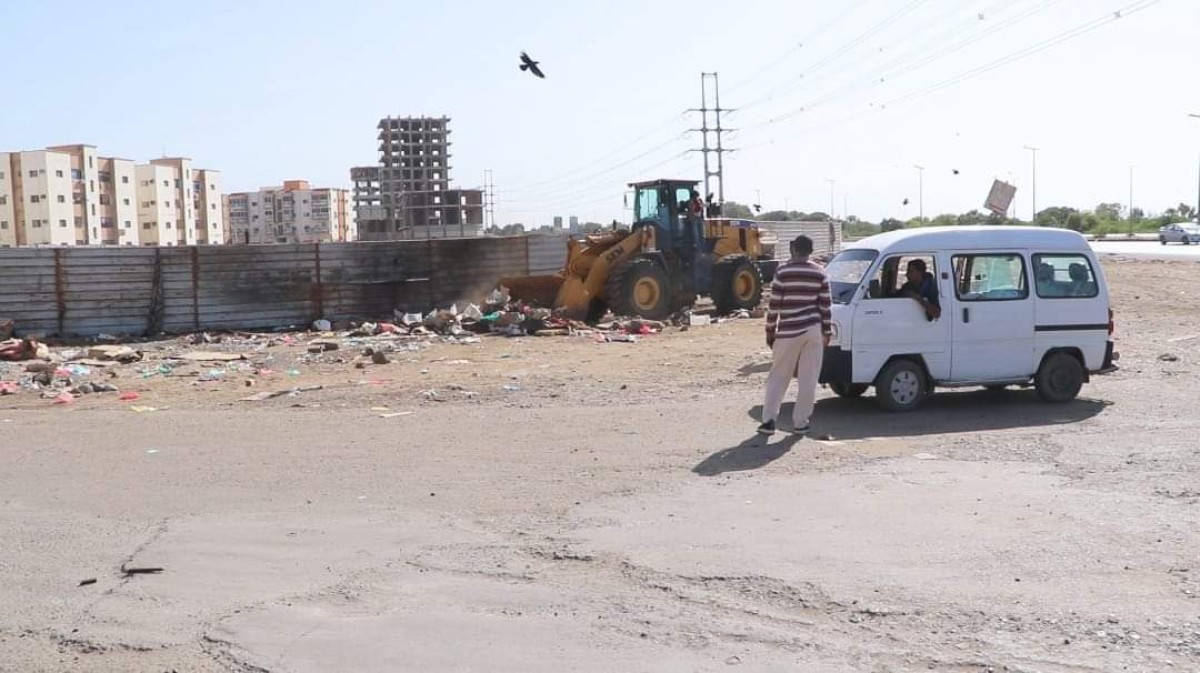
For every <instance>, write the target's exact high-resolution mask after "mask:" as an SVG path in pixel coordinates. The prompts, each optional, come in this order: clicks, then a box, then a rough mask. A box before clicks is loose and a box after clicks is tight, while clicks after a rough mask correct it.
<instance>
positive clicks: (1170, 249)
mask: <svg viewBox="0 0 1200 673" xmlns="http://www.w3.org/2000/svg"><path fill="white" fill-rule="evenodd" d="M1092 249H1093V250H1095V251H1096V252H1097V253H1100V254H1116V255H1122V256H1125V257H1138V258H1142V259H1186V260H1194V261H1200V245H1182V244H1180V243H1171V244H1168V245H1160V244H1159V243H1158V242H1157V241H1153V242H1149V241H1093V242H1092Z"/></svg>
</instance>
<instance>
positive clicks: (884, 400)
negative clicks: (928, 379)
mask: <svg viewBox="0 0 1200 673" xmlns="http://www.w3.org/2000/svg"><path fill="white" fill-rule="evenodd" d="M925 396H926V385H925V370H923V369H922V368H921V365H919V364H917V363H916V362H913V361H912V360H896V361H895V362H893V363H892V364H890V365H888V366H887V367H884V368H883V371H882V372H880V373H879V378H877V379H875V398H876V399H877V400H878V401H879V404H880V406H882V407H883V408H884V409H887V410H888V411H912V410H913V409H916V408H917V405H919V404H920V403H921V401H922V400H924V399H925Z"/></svg>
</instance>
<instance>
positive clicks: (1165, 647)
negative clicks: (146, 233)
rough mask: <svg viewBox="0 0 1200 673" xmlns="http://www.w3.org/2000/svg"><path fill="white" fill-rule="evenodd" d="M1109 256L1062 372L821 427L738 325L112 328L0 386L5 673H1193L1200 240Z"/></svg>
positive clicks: (870, 409) (1199, 597)
mask: <svg viewBox="0 0 1200 673" xmlns="http://www.w3.org/2000/svg"><path fill="white" fill-rule="evenodd" d="M1105 266H1106V270H1107V273H1108V276H1109V280H1110V282H1111V284H1112V286H1113V300H1114V305H1115V309H1116V312H1117V339H1118V350H1119V351H1120V353H1121V356H1122V357H1121V360H1120V363H1119V364H1120V365H1121V367H1122V369H1121V370H1120V371H1119V372H1117V373H1115V374H1112V375H1109V376H1106V377H1098V378H1096V379H1094V380H1093V381H1092V382H1091V383H1090V384H1088V385H1087V386H1086V387H1085V389H1084V393H1083V397H1081V399H1079V400H1077V401H1076V402H1074V403H1071V404H1068V405H1062V406H1053V405H1047V404H1044V403H1041V402H1039V401H1038V399H1037V397H1036V395H1035V393H1033V392H1032V391H1030V390H1010V391H1006V392H1003V393H998V394H997V393H987V392H984V391H975V390H966V391H959V392H941V393H939V394H938V395H936V396H934V397H933V398H931V399H930V400H929V403H928V404H927V405H926V406H925V407H923V408H922V409H920V410H919V411H917V412H914V413H911V414H904V415H893V414H886V413H884V412H882V411H879V410H877V409H876V407H875V406H874V405H873V404H872V401H871V399H870V396H868V397H867V398H864V399H863V400H856V401H845V400H840V399H837V398H832V397H831V396H830V394H829V393H828V392H827V391H822V393H821V395H820V401H819V403H818V407H817V412H816V416H815V418H814V427H815V430H816V432H817V433H820V434H828V435H829V436H831V437H832V440H831V441H818V440H814V439H805V440H799V441H796V440H793V439H792V438H790V437H782V436H776V437H774V438H772V439H770V440H769V441H766V440H763V439H761V438H758V437H756V436H755V435H754V428H755V425H756V420H755V417H756V414H757V411H758V410H757V406H758V404H759V401H760V395H761V390H762V386H763V382H764V379H765V371H766V365H767V363H768V360H769V354H768V353H767V351H766V349H765V347H764V346H763V344H762V333H761V324H760V323H759V321H757V320H742V321H732V322H727V323H723V324H719V325H712V326H704V327H694V328H691V329H689V330H687V331H680V330H678V329H671V330H668V331H667V332H665V333H663V334H658V335H653V336H647V337H644V338H642V339H640V340H639V341H638V342H637V343H609V342H597V341H596V340H595V339H594V338H593V337H521V338H506V337H485V338H483V339H482V340H481V341H480V342H479V343H476V344H466V345H458V344H449V343H417V344H415V345H408V344H407V343H405V342H400V341H396V342H387V343H386V344H381V343H375V344H373V346H374V347H380V346H381V345H383V346H386V347H389V348H390V349H391V350H392V352H391V354H390V357H391V359H392V360H393V362H391V363H390V364H382V365H375V364H364V365H363V367H362V368H357V367H356V364H355V363H356V361H358V360H360V359H361V358H360V356H359V355H358V352H359V349H361V348H362V347H364V346H365V345H372V344H370V343H368V342H362V341H359V342H352V341H344V342H343V343H342V345H341V348H339V350H336V351H332V352H328V353H323V354H320V355H317V356H314V355H309V354H307V353H306V351H305V345H304V343H305V342H304V341H303V340H301V341H298V342H296V343H294V344H291V345H289V344H287V343H284V337H283V336H282V335H263V336H258V337H254V338H249V337H233V338H227V339H226V340H224V341H222V342H221V343H214V344H207V345H203V346H191V345H188V344H186V343H184V341H182V340H171V341H166V342H155V343H147V344H138V345H136V346H137V347H138V348H142V349H144V350H145V359H144V360H143V361H141V362H137V363H133V364H129V365H119V366H116V367H112V368H108V369H101V368H90V371H88V372H87V373H86V375H81V377H82V378H84V379H86V380H92V381H104V382H110V383H112V384H114V385H116V386H117V387H119V388H120V389H121V391H122V393H128V392H137V393H138V399H137V400H134V401H121V400H119V399H118V397H117V393H103V394H91V395H84V396H82V397H80V398H79V399H77V400H76V401H75V402H73V403H71V404H68V405H55V404H53V402H52V400H49V399H43V398H42V397H41V396H39V394H38V393H37V392H35V391H31V390H22V391H21V392H19V393H17V394H15V395H10V396H4V397H0V437H2V438H3V440H2V441H0V445H2V446H3V456H4V463H3V465H4V469H3V470H2V471H0V577H3V578H4V580H5V581H4V582H3V583H0V671H21V672H28V671H152V672H165V671H181V672H182V671H189V672H190V671H271V672H277V671H296V672H310V671H311V672H316V671H434V670H436V671H546V672H550V671H555V672H557V671H589V672H590V671H681V672H682V671H724V670H752V671H822V672H823V671H835V672H842V671H847V672H849V671H879V672H883V671H940V672H945V673H950V672H953V673H983V672H984V671H996V672H999V671H1030V672H1032V671H1046V672H1052V673H1068V672H1069V673H1080V672H1083V671H1171V670H1179V671H1193V670H1200V530H1198V524H1197V513H1198V511H1200V510H1197V507H1198V506H1200V479H1198V478H1197V477H1198V476H1200V467H1197V466H1198V465H1200V460H1198V458H1200V442H1197V441H1196V436H1197V433H1198V432H1200V415H1198V414H1197V413H1196V408H1195V407H1196V400H1197V399H1200V383H1198V380H1197V377H1196V370H1195V367H1196V366H1197V363H1200V319H1198V318H1197V316H1198V315H1200V266H1198V265H1197V264H1196V263H1194V262H1166V261H1144V260H1143V261H1134V260H1125V259H1120V258H1114V257H1110V258H1107V259H1106V261H1105ZM200 349H203V350H212V351H224V352H231V353H243V354H245V355H246V357H247V358H248V359H246V360H242V361H237V362H233V363H224V364H212V363H197V364H180V363H178V362H175V363H174V364H171V365H170V366H169V367H162V365H164V364H167V363H168V361H167V360H165V359H164V358H165V357H167V356H169V355H171V354H172V353H182V352H185V351H188V350H190V351H195V350H200ZM21 369H22V368H21V367H19V366H17V365H0V380H3V379H9V380H12V379H16V378H18V377H20V376H23V375H24V374H23V373H22V371H21ZM265 370H266V371H265ZM110 371H111V372H113V374H115V375H113V374H110V373H109V372H110ZM201 379H214V380H211V381H206V380H201ZM247 382H250V383H249V384H248V383H247ZM316 386H321V388H320V389H315V387H316ZM294 388H305V389H307V390H305V391H303V392H296V393H295V394H286V395H281V396H279V397H274V398H272V399H268V400H263V401H242V398H246V397H248V396H251V395H254V394H256V393H261V392H264V391H285V390H289V389H294ZM785 417H786V413H785ZM122 567H125V568H131V567H136V568H149V567H153V568H162V571H161V572H159V573H147V574H134V575H126V574H124V573H123V572H122ZM90 579H94V580H95V582H94V583H90V584H86V585H83V586H80V584H81V582H82V581H84V580H90Z"/></svg>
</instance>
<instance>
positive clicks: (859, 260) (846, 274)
mask: <svg viewBox="0 0 1200 673" xmlns="http://www.w3.org/2000/svg"><path fill="white" fill-rule="evenodd" d="M878 256H879V251H878V250H868V249H866V248H857V249H853V250H843V251H841V252H839V253H838V254H837V255H836V256H834V258H833V259H832V260H830V262H829V265H828V266H826V267H825V275H826V276H828V277H829V293H830V296H831V298H832V299H833V303H835V304H849V303H850V300H851V299H853V298H854V292H855V291H856V290H858V286H859V285H862V280H863V277H864V276H866V275H867V270H868V269H870V268H871V263H872V262H874V261H875V258H876V257H878Z"/></svg>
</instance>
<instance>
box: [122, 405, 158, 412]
mask: <svg viewBox="0 0 1200 673" xmlns="http://www.w3.org/2000/svg"><path fill="white" fill-rule="evenodd" d="M129 410H130V411H132V412H134V413H138V414H150V413H154V412H155V411H158V409H156V408H154V407H139V406H137V405H136V404H135V405H132V406H130V407H129Z"/></svg>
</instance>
